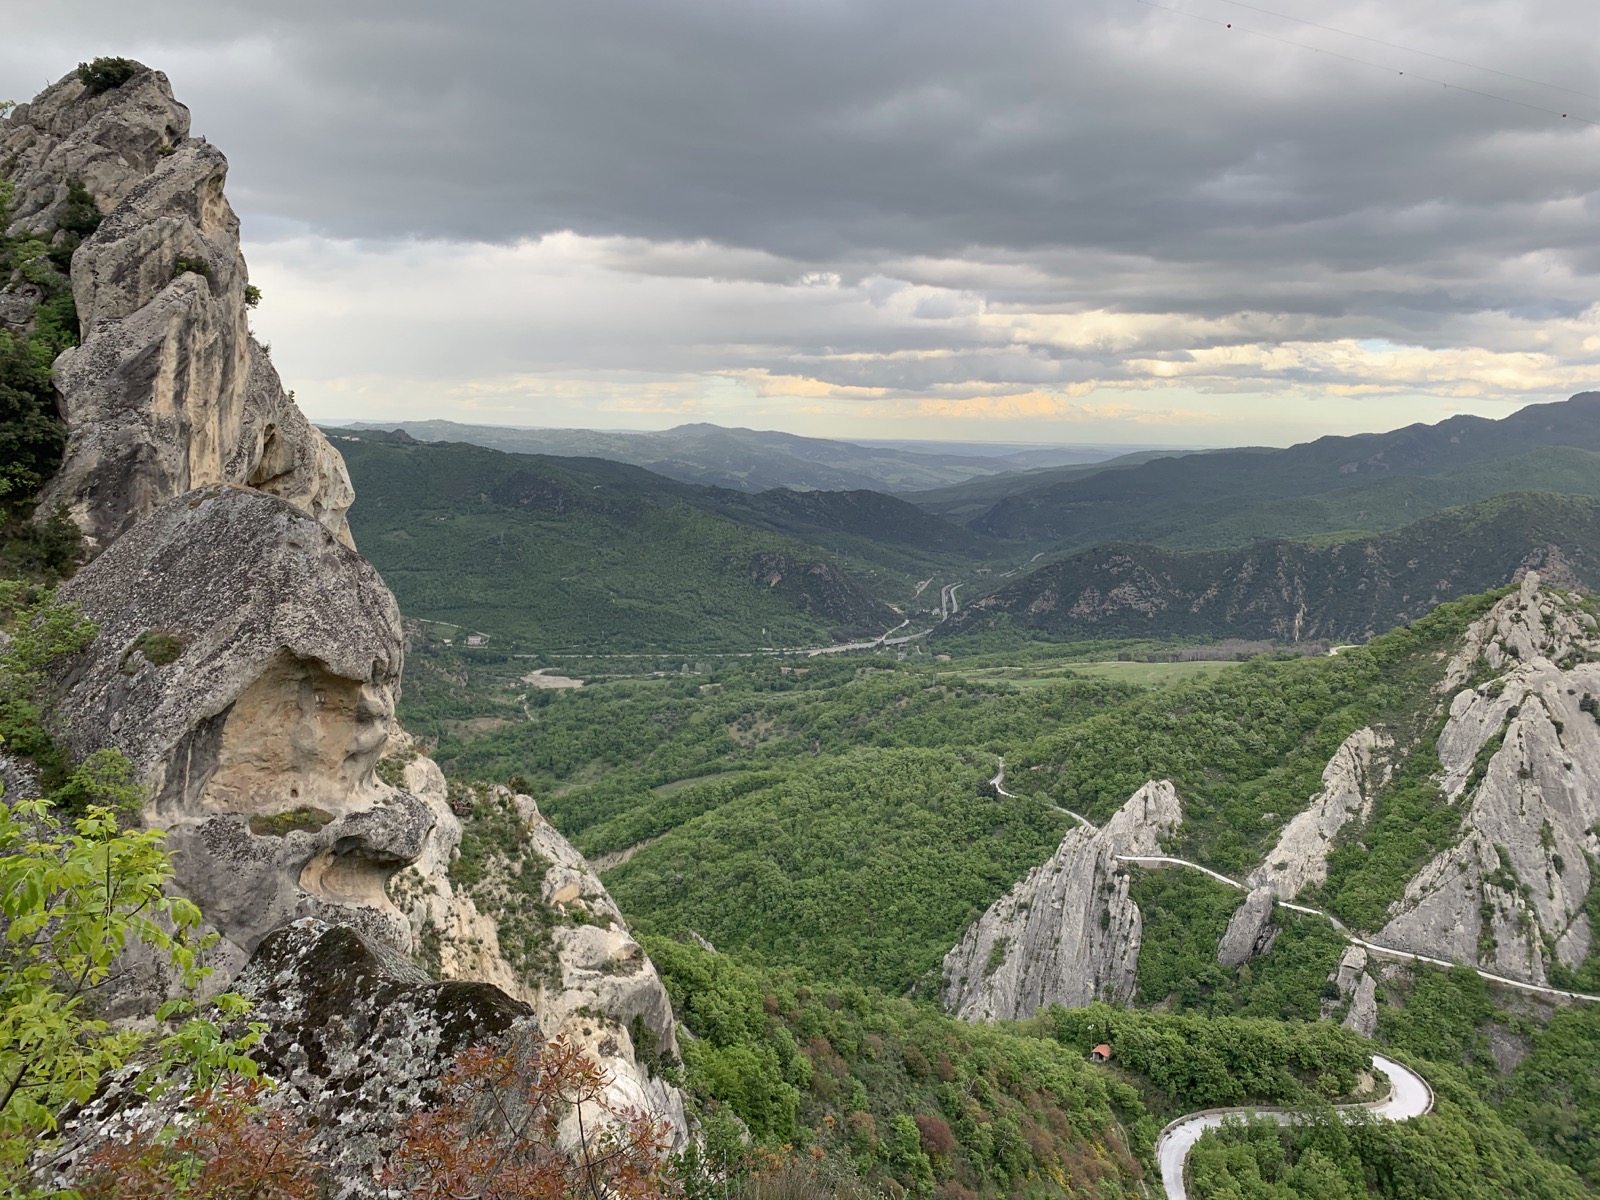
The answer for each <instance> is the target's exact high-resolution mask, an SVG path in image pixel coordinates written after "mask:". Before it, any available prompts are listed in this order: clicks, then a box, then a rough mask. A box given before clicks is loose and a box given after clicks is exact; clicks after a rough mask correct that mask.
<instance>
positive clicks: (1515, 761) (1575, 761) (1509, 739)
mask: <svg viewBox="0 0 1600 1200" xmlns="http://www.w3.org/2000/svg"><path fill="white" fill-rule="evenodd" d="M1595 626H1596V621H1595V617H1594V614H1593V613H1592V612H1591V611H1589V610H1588V608H1587V607H1586V606H1585V605H1584V604H1583V603H1581V602H1580V601H1579V600H1578V599H1577V598H1576V597H1573V596H1568V595H1562V594H1560V593H1556V592H1553V591H1550V590H1548V589H1546V588H1543V587H1541V586H1540V584H1539V580H1538V576H1537V575H1535V574H1532V573H1530V574H1529V575H1528V576H1526V577H1525V578H1524V579H1523V581H1522V585H1521V587H1520V588H1519V589H1518V590H1517V591H1515V592H1513V593H1511V594H1510V595H1508V596H1506V597H1505V598H1504V599H1502V600H1501V601H1499V602H1498V603H1497V604H1496V605H1495V606H1494V608H1493V609H1492V610H1490V612H1488V613H1487V614H1485V615H1484V616H1483V617H1482V618H1480V619H1479V620H1478V621H1477V622H1476V623H1475V624H1474V625H1473V627H1472V630H1471V631H1470V633H1469V635H1468V637H1467V639H1466V642H1465V644H1464V646H1463V648H1462V650H1461V651H1460V652H1459V653H1458V654H1457V655H1456V656H1455V658H1454V659H1453V660H1452V661H1451V663H1450V664H1449V667H1448V669H1447V672H1446V679H1445V682H1446V685H1447V686H1448V687H1450V688H1452V689H1453V688H1460V690H1459V691H1457V692H1456V694H1455V695H1454V696H1453V698H1452V699H1451V700H1450V704H1449V719H1448V721H1447V723H1446V725H1445V727H1444V730H1443V732H1442V733H1441V734H1440V736H1439V760H1440V763H1441V765H1442V766H1443V768H1444V772H1443V781H1442V782H1443V787H1444V790H1445V793H1446V795H1447V796H1448V797H1449V798H1450V799H1451V800H1452V802H1455V803H1460V804H1462V805H1464V806H1465V807H1466V813H1465V815H1464V817H1463V818H1462V827H1461V837H1460V839H1459V840H1458V841H1457V843H1456V844H1455V845H1454V846H1452V847H1451V848H1450V849H1448V850H1446V851H1444V852H1443V853H1441V854H1440V855H1439V856H1438V857H1437V858H1435V859H1434V860H1433V861H1432V862H1430V863H1428V865H1427V866H1425V867H1424V868H1423V869H1422V871H1420V872H1419V873H1418V874H1417V876H1416V877H1415V878H1414V879H1413V880H1412V881H1411V883H1410V884H1409V885H1408V886H1407V888H1406V892H1405V895H1404V897H1403V898H1402V899H1401V900H1399V901H1397V902H1396V903H1395V905H1394V906H1393V907H1392V908H1391V910H1390V913H1389V922H1388V924H1387V925H1386V926H1385V927H1384V928H1383V930H1382V932H1381V933H1380V934H1379V935H1378V937H1377V938H1376V940H1378V941H1380V942H1382V943H1384V944H1385V945H1391V946H1395V947H1397V948H1399V949H1403V950H1411V951H1414V952H1418V953H1423V954H1429V955H1433V956H1436V957H1441V958H1451V959H1454V960H1456V961H1458V962H1468V963H1477V964H1479V965H1480V966H1482V967H1484V968H1485V969H1487V970H1490V971H1494V972H1496V973H1497V974H1503V975H1507V976H1510V977H1512V978H1516V979H1522V980H1527V981H1528V982H1532V983H1544V982H1546V980H1547V978H1548V975H1549V970H1550V965H1551V961H1552V957H1553V959H1554V960H1558V961H1560V962H1562V963H1564V964H1566V965H1567V966H1569V967H1570V966H1576V965H1577V964H1579V963H1581V962H1582V961H1583V959H1584V957H1585V956H1586V955H1587V954H1588V951H1589V947H1590V944H1591V938H1592V936H1593V931H1592V930H1591V929H1590V928H1589V919H1588V916H1587V915H1586V913H1585V911H1584V902H1585V899H1586V897H1587V896H1588V894H1589V889H1590V887H1591V886H1592V885H1593V883H1594V880H1593V878H1592V866H1591V863H1592V860H1593V857H1594V856H1596V855H1600V836H1597V834H1596V827H1597V826H1600V721H1597V719H1596V716H1595V710H1596V706H1597V701H1596V699H1595V697H1596V696H1600V637H1597V636H1596V632H1595ZM1469 683H1472V684H1475V686H1462V685H1463V684H1469Z"/></svg>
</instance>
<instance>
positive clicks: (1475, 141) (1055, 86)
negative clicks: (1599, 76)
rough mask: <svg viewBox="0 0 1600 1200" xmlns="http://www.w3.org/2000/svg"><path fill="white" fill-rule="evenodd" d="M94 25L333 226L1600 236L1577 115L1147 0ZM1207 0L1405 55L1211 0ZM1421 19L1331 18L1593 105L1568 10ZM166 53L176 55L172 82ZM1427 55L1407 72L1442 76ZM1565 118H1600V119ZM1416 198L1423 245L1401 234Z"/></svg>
mask: <svg viewBox="0 0 1600 1200" xmlns="http://www.w3.org/2000/svg"><path fill="white" fill-rule="evenodd" d="M1285 5H1286V7H1288V6H1289V5H1290V0H1285ZM97 7H101V6H97V5H95V4H75V5H71V6H68V5H63V6H61V8H62V10H63V11H61V12H59V13H57V14H56V15H55V16H54V18H53V19H51V18H45V19H41V20H48V21H49V24H50V26H51V29H50V32H52V33H53V34H55V35H57V37H59V38H60V39H61V40H62V41H63V42H66V41H68V40H69V39H70V35H71V34H72V32H73V29H72V27H73V25H74V24H77V23H79V22H81V33H80V35H79V37H78V38H77V39H76V43H75V44H77V45H80V46H83V45H87V44H88V43H90V42H93V43H95V45H96V46H99V45H102V44H104V45H105V46H106V48H108V49H112V48H118V47H120V45H121V44H122V43H124V42H126V41H128V40H130V39H131V40H132V41H134V42H136V43H138V44H139V46H140V48H141V49H143V48H144V47H149V49H148V50H146V51H145V52H146V54H147V56H148V57H150V58H151V59H152V60H154V65H163V66H167V67H168V69H169V70H170V71H172V73H174V74H175V75H176V76H178V77H179V81H180V84H181V85H182V87H183V91H184V93H185V95H187V96H189V97H190V100H191V103H192V104H194V105H195V107H196V108H197V110H198V111H199V112H200V114H201V116H200V119H199V125H200V127H201V128H204V129H208V130H213V131H217V132H218V133H220V128H219V127H226V131H227V135H228V147H229V149H230V150H231V151H232V153H233V154H234V155H235V157H236V158H238V159H240V160H241V161H242V162H247V163H248V164H249V166H248V168H247V169H245V170H243V171H241V172H239V174H241V175H242V176H243V179H242V180H241V181H240V182H242V183H245V184H246V185H247V188H248V190H247V193H246V195H245V196H244V197H243V198H244V199H245V200H247V201H248V203H249V204H250V205H251V206H253V207H256V208H259V209H261V210H263V211H266V212H271V213H273V214H276V215H279V216H284V217H289V218H294V219H299V220H303V221H306V222H309V223H311V224H313V225H315V226H317V227H318V228H321V229H325V230H327V231H329V232H332V233H336V234H340V235H358V236H390V235H402V234H420V235H424V236H441V237H451V238H490V239H510V238H516V237H520V236H527V235H538V234H540V233H544V232H547V231H550V230H556V229H566V228H571V229H576V230H579V231H582V232H590V233H600V234H627V235H635V236H642V237H646V238H651V239H657V240H672V239H691V240H692V239H697V238H705V239H711V240H714V241H718V242H721V243H724V244H732V245H740V246H756V247H761V248H764V249H768V250H772V251H774V252H777V253H781V254H785V255H789V256H793V257H797V258H801V259H806V260H836V259H842V260H850V259H853V258H857V257H860V256H875V255H877V254H879V253H885V252H888V253H899V254H905V253H916V254H930V255H942V254H953V253H958V252H962V251H964V250H965V249H967V248H968V247H972V246H990V247H1004V248H1009V249H1014V250H1036V249H1045V248H1049V247H1057V246H1088V247H1095V248H1099V249H1103V250H1115V251H1119V252H1124V253H1132V254H1150V255H1155V256H1158V257H1161V258H1163V259H1166V258H1171V259H1174V260H1178V261H1205V260H1212V259H1215V258H1226V259H1230V260H1235V261H1250V260H1253V259H1256V258H1260V257H1263V256H1268V255H1279V254H1282V253H1284V252H1285V251H1287V250H1290V249H1292V248H1296V247H1298V248H1299V252H1300V254H1301V255H1303V256H1305V257H1308V258H1312V259H1314V260H1317V261H1326V262H1334V263H1340V264H1345V265H1350V266H1355V265H1361V264H1364V263H1368V262H1393V261H1394V260H1395V258H1396V256H1397V255H1399V256H1401V257H1411V256H1414V255H1415V254H1416V253H1417V252H1418V249H1419V244H1418V243H1419V241H1420V242H1422V243H1423V244H1427V243H1430V242H1441V243H1443V242H1448V243H1449V244H1453V245H1458V246H1459V245H1462V244H1470V245H1476V246H1485V245H1488V246H1492V247H1493V248H1494V250H1495V251H1496V252H1497V253H1502V254H1503V253H1517V252H1520V251H1522V250H1525V249H1528V248H1531V247H1538V246H1543V245H1544V244H1546V243H1547V242H1549V241H1553V242H1554V243H1556V244H1558V245H1561V246H1570V247H1572V248H1574V249H1576V248H1578V247H1579V246H1582V247H1584V248H1587V247H1589V246H1591V245H1592V236H1591V231H1592V228H1593V227H1592V225H1591V226H1590V227H1589V229H1588V230H1580V229H1578V228H1565V229H1563V228H1559V227H1550V226H1549V225H1548V224H1547V223H1545V222H1542V221H1539V220H1538V219H1537V218H1536V217H1533V218H1530V214H1529V212H1528V211H1527V210H1528V208H1529V206H1537V205H1541V204H1545V203H1547V202H1548V201H1549V200H1550V199H1551V198H1552V197H1556V196H1561V195H1589V194H1592V192H1593V189H1594V187H1595V172H1594V162H1593V160H1592V159H1591V158H1589V157H1588V156H1586V155H1579V154H1574V153H1573V152H1572V134H1573V131H1574V130H1575V129H1576V127H1574V126H1572V125H1571V123H1570V121H1569V124H1568V126H1567V129H1566V131H1565V136H1563V132H1564V131H1563V130H1561V129H1560V128H1559V125H1560V122H1559V120H1557V119H1553V118H1550V117H1548V116H1545V115H1543V114H1541V113H1537V112H1533V111H1531V110H1526V109H1520V108H1515V107H1511V106H1509V105H1506V104H1496V103H1494V102H1492V101H1487V100H1483V99H1481V98H1478V97H1475V96H1470V95H1462V96H1459V97H1449V98H1445V97H1442V96H1441V95H1436V94H1434V93H1435V91H1436V90H1437V89H1432V88H1430V87H1428V86H1426V85H1415V86H1412V85H1407V84H1405V83H1403V82H1401V81H1399V80H1398V79H1397V78H1392V77H1390V76H1388V75H1385V74H1383V73H1381V72H1379V71H1377V70H1374V69H1371V68H1367V67H1363V66H1360V65H1357V64H1352V63H1349V62H1345V61H1342V60H1338V59H1334V58H1331V57H1328V56H1326V55H1318V54H1315V53H1310V52H1307V51H1305V50H1300V49H1296V48H1294V47H1290V46H1285V45H1283V44H1280V43H1276V42H1271V41H1267V40H1264V39H1261V38H1252V37H1251V36H1250V35H1248V34H1245V33H1243V32H1242V29H1241V30H1240V31H1238V32H1234V31H1228V30H1226V29H1222V28H1220V27H1219V26H1217V25H1215V24H1209V23H1206V22H1203V21H1199V20H1195V19H1193V18H1192V17H1185V16H1182V15H1178V14H1175V13H1172V12H1168V11H1165V10H1163V9H1158V8H1155V7H1151V6H1145V5H1140V4H1137V3H1134V2H1133V0H1049V2H1044V0H990V2H988V3H983V4H977V3H972V2H971V0H962V2H959V3H956V2H951V0H850V2H842V0H756V2H750V0H543V2H540V3H533V4H528V3H501V4H494V3H462V4H451V5H446V4H439V3H427V4H419V3H403V2H402V3H394V2H392V0H376V2H363V0H340V2H339V3H326V2H318V3H303V2H302V3H294V2H290V3H284V2H282V0H276V2H275V3H273V4H271V5H261V4H254V3H252V4H241V3H236V2H234V0H217V2H215V3H209V4H207V5H205V6H198V5H193V4H179V5H164V4H160V3H154V4H119V5H116V6H112V5H109V4H106V5H104V6H103V8H102V11H100V12H98V13H95V14H94V15H93V16H90V15H88V14H89V13H91V12H93V10H94V9H96V8H97ZM1189 7H1190V8H1191V9H1192V10H1193V12H1194V13H1195V14H1197V15H1226V16H1227V17H1229V18H1235V19H1243V18H1249V20H1248V22H1245V23H1248V24H1251V25H1253V26H1258V27H1261V28H1263V29H1264V30H1265V29H1271V30H1274V31H1279V30H1281V31H1282V32H1284V33H1285V34H1287V35H1289V36H1292V37H1295V38H1297V39H1300V40H1304V41H1308V42H1316V43H1319V44H1329V45H1336V46H1337V47H1338V48H1339V49H1342V50H1355V51H1357V52H1359V53H1362V54H1370V55H1372V56H1374V57H1378V56H1387V57H1389V58H1403V57H1405V56H1397V55H1395V54H1394V53H1393V52H1390V51H1386V50H1383V49H1382V48H1374V47H1370V46H1363V45H1361V44H1359V43H1353V42H1349V41H1348V40H1343V41H1341V40H1340V39H1338V38H1335V37H1333V36H1332V35H1328V34H1323V33H1319V32H1318V31H1315V30H1307V29H1301V28H1298V27H1295V26H1293V25H1285V24H1284V23H1282V22H1274V21H1272V20H1271V19H1270V18H1266V17H1262V16H1259V15H1253V14H1251V13H1249V12H1245V11H1242V10H1236V9H1235V10H1231V11H1230V9H1229V8H1228V6H1227V5H1225V4H1223V3H1221V2H1220V0H1197V2H1193V3H1190V5H1189ZM1316 7H1317V8H1318V12H1317V13H1316V14H1313V15H1318V16H1320V17H1321V18H1322V19H1324V20H1327V19H1329V18H1328V14H1327V11H1326V6H1316ZM1407 11H1413V12H1416V13H1418V14H1422V13H1425V12H1429V11H1433V12H1436V11H1437V9H1436V6H1432V5H1425V4H1422V3H1420V2H1419V0H1411V2H1410V3H1406V2H1400V3H1393V4H1386V5H1383V6H1382V7H1381V8H1380V7H1376V6H1375V7H1373V8H1371V9H1366V8H1363V7H1360V6H1351V7H1350V10H1349V12H1348V15H1347V17H1346V18H1345V19H1346V21H1347V22H1348V23H1350V24H1353V25H1357V26H1360V27H1363V28H1367V29H1373V28H1377V29H1382V30H1386V31H1389V30H1392V31H1395V32H1396V33H1397V34H1398V35H1402V36H1403V35H1405V34H1407V33H1409V32H1413V31H1414V32H1415V33H1416V36H1417V38H1418V40H1419V41H1423V42H1426V43H1427V44H1430V45H1441V44H1443V45H1445V46H1446V47H1447V48H1448V49H1452V50H1454V49H1459V50H1460V51H1461V53H1463V54H1465V55H1467V56H1468V57H1476V58H1479V59H1484V60H1488V61H1490V62H1493V63H1498V64H1504V65H1508V66H1516V67H1525V68H1526V69H1527V70H1529V71H1532V72H1534V73H1535V74H1538V75H1542V76H1548V77H1552V78H1554V79H1556V80H1558V81H1571V82H1574V83H1575V84H1577V85H1583V84H1589V85H1591V86H1590V90H1593V91H1596V92H1600V86H1594V83H1595V71H1594V68H1593V65H1592V63H1590V62H1588V61H1586V56H1587V57H1592V56H1590V55H1588V51H1591V50H1592V48H1593V42H1592V40H1590V41H1589V42H1588V45H1587V48H1585V46H1584V44H1583V43H1584V39H1583V38H1581V37H1575V36H1574V35H1576V34H1578V33H1579V32H1580V31H1581V30H1582V29H1583V28H1585V27H1587V28H1588V29H1589V31H1590V33H1591V35H1592V34H1593V33H1595V32H1596V21H1595V18H1594V17H1593V15H1592V13H1591V12H1589V11H1588V6H1587V5H1586V4H1583V3H1580V2H1579V0H1564V2H1553V0H1552V2H1547V3H1543V4H1538V5H1528V6H1521V15H1520V16H1518V17H1517V18H1516V19H1515V20H1514V21H1513V20H1512V19H1511V18H1510V17H1509V15H1508V14H1509V10H1507V9H1506V8H1505V6H1504V5H1488V4H1472V3H1465V4H1458V5H1453V6H1452V11H1451V14H1450V21H1449V23H1448V25H1447V26H1444V27H1440V26H1438V25H1437V24H1435V25H1434V26H1431V27H1429V26H1421V25H1410V24H1408V23H1407V22H1406V21H1405V20H1404V19H1403V15H1404V14H1405V13H1406V12H1407ZM1376 13H1382V14H1383V16H1382V17H1381V18H1380V19H1379V20H1377V21H1373V20H1371V19H1364V18H1368V15H1369V14H1376ZM108 27H109V28H108ZM164 40H165V41H167V42H169V43H170V45H171V48H172V49H174V50H181V54H180V55H178V56H177V58H178V61H175V62H171V63H168V62H164V61H162V60H163V59H164V58H165V57H166V55H163V54H162V53H161V49H162V43H163V41H164ZM112 43H115V45H113V44H112ZM229 47H232V49H231V50H230V49H229ZM1412 57H1413V59H1414V61H1412V62H1410V63H1402V64H1401V65H1402V66H1405V65H1412V66H1413V67H1426V68H1428V69H1430V70H1434V71H1435V72H1437V71H1438V67H1439V65H1438V64H1435V63H1430V62H1428V61H1427V60H1424V59H1421V58H1418V57H1415V56H1412ZM1524 58H1528V59H1529V60H1530V61H1529V62H1526V63H1525V62H1523V61H1522V60H1523V59H1524ZM208 59H209V62H208ZM63 65H66V66H70V62H68V63H65V64H49V66H48V69H49V70H51V71H52V72H58V71H59V70H60V68H61V67H62V66H63ZM1449 70H1450V71H1451V72H1453V74H1454V75H1455V76H1456V77H1458V82H1462V83H1468V84H1479V85H1484V84H1488V85H1492V86H1493V87H1494V88H1495V89H1496V90H1500V91H1502V92H1504V93H1505V94H1508V95H1510V94H1512V93H1515V94H1516V95H1517V96H1518V97H1524V96H1526V97H1528V98H1531V99H1533V100H1536V101H1539V102H1543V103H1551V102H1562V98H1561V97H1560V96H1559V94H1557V93H1550V92H1544V91H1538V92H1536V91H1534V90H1532V89H1529V88H1527V87H1526V86H1525V85H1521V84H1518V83H1516V82H1514V81H1508V80H1497V79H1494V78H1493V77H1489V76H1484V75H1482V74H1479V73H1473V72H1468V71H1465V70H1462V69H1458V68H1449ZM1571 102H1572V103H1573V104H1574V106H1575V107H1580V108H1581V107H1583V106H1584V105H1585V104H1587V107H1588V109H1589V110H1591V111H1589V112H1588V113H1587V115H1589V116H1592V117H1596V118H1600V103H1597V102H1587V101H1582V100H1579V99H1576V98H1573V99H1572V101H1571ZM1497 143H1499V145H1498V146H1497ZM1429 205H1433V206H1436V210H1435V211H1434V212H1433V213H1432V214H1431V215H1427V216H1426V225H1427V228H1426V229H1422V230H1419V229H1417V228H1415V222H1413V221H1407V220H1406V219H1405V215H1406V214H1417V213H1418V209H1419V206H1429ZM1591 215H1592V213H1591ZM1420 216H1421V214H1419V217H1420Z"/></svg>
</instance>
